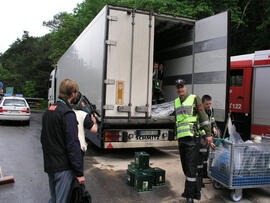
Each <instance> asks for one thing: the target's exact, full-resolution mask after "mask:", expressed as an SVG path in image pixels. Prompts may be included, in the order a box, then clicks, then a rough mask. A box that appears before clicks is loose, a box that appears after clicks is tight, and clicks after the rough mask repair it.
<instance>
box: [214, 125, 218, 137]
mask: <svg viewBox="0 0 270 203" xmlns="http://www.w3.org/2000/svg"><path fill="white" fill-rule="evenodd" d="M213 131H214V136H215V137H218V131H217V128H215V127H214V128H213Z"/></svg>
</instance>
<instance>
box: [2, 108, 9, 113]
mask: <svg viewBox="0 0 270 203" xmlns="http://www.w3.org/2000/svg"><path fill="white" fill-rule="evenodd" d="M3 112H8V110H6V109H3V107H0V113H3Z"/></svg>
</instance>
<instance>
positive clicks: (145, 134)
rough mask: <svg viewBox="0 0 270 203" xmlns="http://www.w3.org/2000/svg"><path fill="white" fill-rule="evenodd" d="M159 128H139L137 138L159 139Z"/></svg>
mask: <svg viewBox="0 0 270 203" xmlns="http://www.w3.org/2000/svg"><path fill="white" fill-rule="evenodd" d="M159 136H160V135H159V130H138V131H137V135H136V140H159Z"/></svg>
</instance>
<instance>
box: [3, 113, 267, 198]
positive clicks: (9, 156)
mask: <svg viewBox="0 0 270 203" xmlns="http://www.w3.org/2000/svg"><path fill="white" fill-rule="evenodd" d="M41 116H42V114H41V113H32V117H31V123H30V126H23V125H21V124H20V123H1V124H0V166H1V167H2V170H3V174H4V175H13V176H14V178H15V183H14V184H6V185H0V202H1V203H43V202H48V200H49V187H48V178H47V175H46V174H45V173H44V172H43V158H42V151H41V144H40V130H41ZM142 150H144V151H147V152H148V153H149V154H150V165H151V166H152V167H160V168H162V169H165V170H166V184H165V185H164V186H160V187H154V188H153V191H150V192H142V193H138V192H136V191H134V190H133V188H132V187H130V186H128V185H127V184H126V169H127V165H128V164H129V163H130V162H131V161H133V159H134V152H135V151H138V149H137V150H135V149H124V150H112V151H104V150H100V149H97V148H96V147H94V146H92V145H91V144H90V145H89V147H88V151H87V153H86V154H85V161H84V163H85V166H84V169H85V170H84V172H85V177H86V189H87V190H88V191H89V192H90V194H91V196H92V200H93V202H94V203H96V202H97V203H107V202H108V203H110V202H112V203H114V202H117V203H119V202H120V203H121V202H123V203H126V202H132V203H133V202H138V203H139V202H143V203H148V202H149V203H152V202H153V203H154V202H169V203H174V202H185V201H184V199H183V198H181V196H180V195H181V193H182V192H183V188H184V179H185V178H184V176H183V172H182V171H181V165H180V160H179V154H178V150H177V148H168V149H142ZM229 195H230V191H229V190H227V189H222V190H215V189H213V187H212V185H211V184H207V185H206V188H203V189H202V200H201V201H200V202H231V201H230V198H229ZM269 199H270V188H258V189H247V190H244V191H243V199H242V200H241V202H245V203H250V202H258V203H266V202H269Z"/></svg>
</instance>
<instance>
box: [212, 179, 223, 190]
mask: <svg viewBox="0 0 270 203" xmlns="http://www.w3.org/2000/svg"><path fill="white" fill-rule="evenodd" d="M213 187H214V188H215V189H217V190H220V189H221V187H222V186H221V184H220V183H219V182H217V181H214V180H213Z"/></svg>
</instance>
